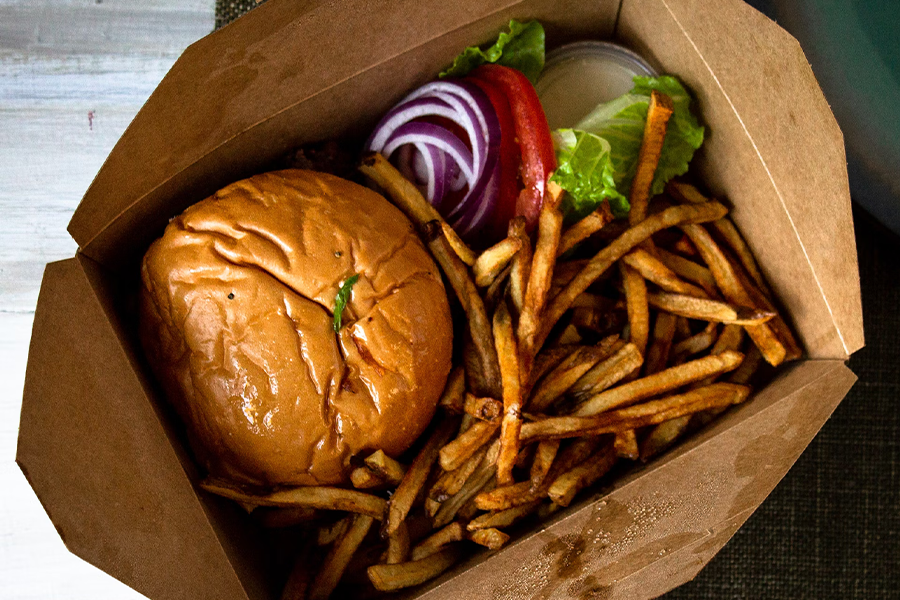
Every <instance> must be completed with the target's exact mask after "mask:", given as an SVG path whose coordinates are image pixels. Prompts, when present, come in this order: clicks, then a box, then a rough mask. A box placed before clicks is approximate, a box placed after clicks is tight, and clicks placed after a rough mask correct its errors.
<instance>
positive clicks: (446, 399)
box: [438, 365, 466, 414]
mask: <svg viewBox="0 0 900 600" xmlns="http://www.w3.org/2000/svg"><path fill="white" fill-rule="evenodd" d="M465 393H466V372H465V369H464V368H463V366H462V365H458V366H456V367H455V368H454V369H453V370H452V371H450V376H449V377H447V383H446V384H444V392H443V393H442V394H441V399H440V400H438V405H440V406H442V407H444V409H445V410H447V411H449V412H452V413H456V414H459V413H461V412H462V411H463V396H464V395H465Z"/></svg>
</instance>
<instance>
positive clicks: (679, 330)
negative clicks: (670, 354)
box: [675, 317, 694, 342]
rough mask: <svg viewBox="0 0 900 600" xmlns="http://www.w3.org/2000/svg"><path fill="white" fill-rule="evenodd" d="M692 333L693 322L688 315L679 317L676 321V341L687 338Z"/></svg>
mask: <svg viewBox="0 0 900 600" xmlns="http://www.w3.org/2000/svg"><path fill="white" fill-rule="evenodd" d="M692 335H694V332H693V331H691V323H690V321H688V320H687V317H678V319H677V320H676V321H675V341H676V342H680V341H681V340H686V339H688V338H689V337H691V336H692Z"/></svg>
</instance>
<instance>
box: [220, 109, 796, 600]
mask: <svg viewBox="0 0 900 600" xmlns="http://www.w3.org/2000/svg"><path fill="white" fill-rule="evenodd" d="M671 112H672V109H671V103H670V102H669V101H668V99H667V98H666V97H665V96H661V95H657V94H656V93H654V95H653V98H652V100H651V103H650V107H649V112H648V126H647V128H646V130H645V133H644V140H643V143H642V146H641V153H640V159H639V165H638V170H637V174H636V175H635V178H634V183H633V185H632V189H631V193H630V198H629V200H630V202H631V206H632V208H631V212H630V216H629V220H628V222H627V223H624V222H614V221H613V217H612V214H611V213H610V210H609V207H608V206H607V205H606V203H604V204H603V205H601V207H600V208H598V209H597V210H596V211H595V212H593V213H591V214H590V215H588V216H587V217H585V218H584V219H582V220H581V221H579V222H577V223H575V224H573V225H571V226H569V227H568V228H565V229H564V227H563V215H562V213H561V212H560V201H561V199H562V195H563V191H562V190H561V189H559V188H558V187H556V186H555V185H554V184H553V183H548V189H547V192H548V193H547V196H546V197H545V200H544V204H543V207H542V208H541V212H540V218H539V223H538V227H537V231H536V233H535V240H534V242H532V239H531V236H530V235H529V234H528V233H527V232H526V230H525V222H524V220H523V219H521V218H515V219H513V220H512V221H511V222H510V224H509V231H508V237H507V238H505V239H504V240H502V241H500V242H498V243H497V244H495V245H494V246H492V247H491V248H488V249H487V250H485V251H484V252H482V253H480V254H476V253H475V252H473V251H472V250H471V249H470V248H469V247H468V246H467V245H466V244H465V243H464V242H463V241H462V240H461V239H460V238H459V237H458V236H457V235H456V233H455V232H454V231H453V230H452V228H450V227H449V226H448V225H447V224H446V222H445V221H444V220H443V219H442V218H441V217H440V215H439V214H438V213H437V211H435V210H434V208H433V207H431V205H429V204H428V202H427V201H426V200H425V199H424V198H423V197H422V196H421V194H420V193H419V191H418V190H417V189H416V188H415V186H413V185H412V184H411V183H410V182H408V181H407V180H405V179H404V178H403V177H402V176H401V175H400V173H399V172H398V171H397V170H396V169H394V167H393V166H391V165H390V163H389V162H388V161H387V160H385V159H384V158H383V157H382V156H380V155H377V154H374V155H369V156H367V157H366V158H364V160H363V163H362V165H361V167H360V169H361V171H362V172H363V173H364V174H365V175H366V176H367V177H369V178H370V179H371V180H372V181H373V182H374V183H376V184H377V185H378V186H380V187H381V188H382V189H383V190H384V191H385V192H386V193H387V195H388V196H389V197H390V198H391V199H392V200H393V202H394V203H395V204H396V205H397V206H398V207H399V208H400V209H401V210H402V211H403V212H404V213H406V214H407V215H408V216H409V218H410V219H411V220H412V221H413V223H414V224H415V225H416V226H417V228H418V229H419V231H420V233H421V235H422V237H423V240H424V241H425V242H426V244H427V245H428V248H429V249H430V250H431V253H432V255H433V256H434V258H435V260H436V261H437V263H438V264H439V265H440V267H441V269H442V271H443V273H444V275H445V277H446V280H447V282H448V283H449V285H450V287H452V288H453V291H454V293H455V296H456V298H457V299H458V300H459V303H460V305H461V307H462V310H463V311H464V313H465V315H466V336H465V338H466V339H465V343H464V350H463V352H462V354H463V357H464V358H463V361H462V364H460V365H457V366H456V367H455V368H454V369H453V371H452V372H451V375H450V377H449V380H448V382H447V385H446V389H445V390H444V393H443V395H442V397H441V399H440V402H439V409H438V412H437V414H436V415H435V417H434V420H433V423H432V426H431V428H430V430H429V433H428V434H427V437H426V439H424V441H422V442H421V443H420V445H419V450H418V453H417V454H416V455H415V457H414V458H413V459H412V461H411V463H410V464H409V465H408V466H407V465H404V464H401V463H399V462H397V461H396V460H394V459H393V458H391V457H389V456H387V455H385V454H384V453H383V452H380V451H379V452H375V453H374V454H372V455H371V456H368V457H366V458H365V461H364V463H363V464H362V465H361V466H360V467H358V468H356V469H355V470H354V471H353V473H352V476H351V480H352V483H353V486H354V488H355V489H339V488H329V487H303V488H294V489H284V490H279V491H276V492H274V493H270V494H265V495H258V494H248V493H245V492H242V491H239V490H235V489H233V488H231V487H229V486H228V485H225V484H222V483H220V482H216V481H211V480H207V481H206V482H205V483H204V484H203V487H204V488H205V489H207V490H209V491H211V492H214V493H217V494H220V495H224V496H227V497H229V498H232V499H234V500H236V501H238V502H240V503H242V504H243V505H245V506H246V507H248V508H250V509H254V513H255V514H257V515H258V518H260V520H261V522H262V523H263V524H264V525H267V526H271V527H283V526H287V525H295V524H297V523H306V524H311V525H309V526H308V527H307V529H306V531H307V535H306V536H305V537H304V539H303V548H302V550H301V551H300V553H299V554H298V558H297V560H296V563H295V567H294V569H293V571H292V572H291V574H290V577H289V579H288V582H287V585H286V587H285V590H284V595H283V599H284V600H297V599H301V598H309V599H313V600H315V599H323V598H327V597H329V596H330V595H331V593H332V592H333V591H334V590H335V588H336V587H337V586H338V584H339V583H340V582H341V580H342V579H343V580H344V581H345V582H346V581H350V582H351V583H352V582H355V583H356V585H357V586H359V585H360V582H362V583H363V584H364V587H368V589H369V590H370V592H371V591H373V590H372V588H374V590H377V591H382V592H383V591H391V590H397V589H401V588H405V587H409V586H414V585H417V584H420V583H423V582H425V581H427V580H429V579H431V578H433V577H436V576H437V575H439V574H440V573H442V572H444V571H445V570H447V569H448V568H449V567H450V566H452V565H453V564H454V563H455V562H457V561H458V560H459V559H460V557H461V556H463V554H464V552H463V550H464V544H465V543H467V541H468V542H474V543H475V544H478V545H481V546H484V547H486V548H489V549H491V550H495V549H497V548H500V547H502V546H503V545H504V544H506V543H507V541H508V540H509V539H510V536H509V534H507V533H505V532H504V531H503V530H504V529H506V528H508V527H509V526H511V525H513V524H514V523H516V522H518V521H520V520H522V519H524V518H526V517H529V516H530V515H537V516H538V517H542V516H546V515H549V514H551V513H553V512H554V511H556V510H557V509H559V507H565V506H568V505H569V504H570V503H571V502H572V501H573V499H574V498H575V496H576V495H577V494H578V492H579V491H581V490H582V489H584V488H586V487H588V486H590V485H592V484H594V483H595V482H597V481H598V480H600V479H601V478H602V477H603V476H604V475H606V474H607V473H608V472H609V471H610V470H611V469H612V468H613V467H614V466H615V465H616V464H617V463H618V462H619V461H620V460H622V459H624V460H638V459H640V460H648V459H649V458H651V457H652V456H654V455H656V454H658V453H660V452H661V451H663V450H664V449H666V448H668V447H669V446H670V445H671V444H672V443H673V442H674V441H676V440H677V439H678V438H679V437H680V436H681V435H683V434H684V433H685V432H686V431H690V430H692V429H696V428H697V427H699V426H702V425H704V424H705V423H707V422H708V421H709V420H710V419H712V418H714V417H715V416H716V415H718V414H719V413H721V412H722V411H724V410H725V409H726V408H728V407H729V406H731V405H734V404H738V403H740V402H743V401H744V400H746V399H747V397H748V396H749V395H750V392H751V388H750V387H749V385H748V384H749V383H750V382H751V379H752V378H753V376H754V374H756V373H757V370H758V369H759V368H760V366H761V365H762V363H763V362H764V361H765V362H767V363H769V364H770V365H773V366H777V365H779V364H781V363H782V362H784V361H786V360H793V359H796V358H799V357H800V355H801V350H800V347H799V345H798V343H797V341H796V340H795V338H794V336H793V334H792V333H791V330H790V329H789V328H788V326H787V325H786V323H785V321H784V320H783V319H782V317H781V316H780V315H779V314H778V311H777V310H776V308H775V305H774V303H773V298H772V295H771V291H770V289H769V288H768V286H767V285H766V283H765V281H764V280H763V277H762V275H761V273H760V270H759V267H758V266H757V264H756V261H755V260H754V258H753V256H752V254H751V253H750V251H749V249H748V248H747V245H746V243H745V242H744V240H743V238H742V237H741V236H740V234H739V233H738V231H737V229H736V228H735V227H734V225H733V224H732V222H731V221H730V220H729V219H728V218H727V217H726V213H727V210H726V208H725V207H724V206H723V205H722V204H720V203H719V202H716V201H714V200H710V199H708V198H706V197H704V196H703V195H702V194H701V193H700V192H699V191H698V190H697V189H696V188H695V187H693V186H691V185H689V184H686V183H681V182H670V184H669V185H668V187H667V191H666V194H664V195H663V196H661V197H657V198H654V199H653V201H652V202H651V201H650V198H649V191H650V186H651V182H652V179H653V173H654V172H655V170H656V165H657V162H658V160H659V154H660V151H661V148H662V142H663V138H664V136H665V130H666V122H667V120H668V118H669V116H670V115H671ZM583 242H587V243H584V244H583ZM598 242H600V243H602V245H601V246H600V247H599V249H598V250H597V251H596V252H595V253H594V254H593V256H592V257H590V258H587V259H578V258H568V257H569V254H570V253H571V250H572V249H573V248H575V247H576V246H579V245H581V249H582V250H583V249H584V247H585V246H591V245H593V246H597V245H598ZM603 242H605V243H603ZM745 337H746V338H749V341H748V340H745ZM257 507H263V508H257ZM273 507H274V508H273ZM326 511H329V512H331V513H332V514H334V511H343V512H346V513H347V514H346V516H344V517H343V518H340V519H339V520H334V518H331V519H330V520H328V519H326V520H325V524H324V525H323V524H321V522H322V519H323V515H324V514H326ZM376 521H379V522H380V525H379V526H378V527H374V525H375V522H376ZM318 547H328V550H327V553H326V554H325V557H324V560H322V561H318V560H316V559H315V556H316V548H318Z"/></svg>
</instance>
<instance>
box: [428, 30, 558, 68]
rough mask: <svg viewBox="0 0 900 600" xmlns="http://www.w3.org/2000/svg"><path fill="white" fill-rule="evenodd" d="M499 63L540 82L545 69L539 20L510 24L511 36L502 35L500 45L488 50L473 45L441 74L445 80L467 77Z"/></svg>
mask: <svg viewBox="0 0 900 600" xmlns="http://www.w3.org/2000/svg"><path fill="white" fill-rule="evenodd" d="M485 63H497V64H500V65H503V66H506V67H512V68H513V69H518V70H519V71H521V72H522V73H524V74H525V76H526V77H528V79H529V80H531V83H534V82H536V81H537V78H538V75H540V74H541V71H542V70H543V68H544V28H543V26H541V24H540V23H539V22H537V21H529V22H528V23H520V22H518V21H516V20H512V21H510V22H509V33H505V32H501V33H500V36H499V37H498V38H497V41H496V43H494V45H493V46H491V47H490V48H488V49H487V50H481V49H480V48H478V47H477V46H470V47H469V48H466V49H465V50H463V52H462V54H460V55H459V56H457V57H456V59H455V60H454V61H453V66H451V67H450V68H449V69H447V70H446V71H444V72H443V73H441V74H440V77H441V78H444V77H464V76H465V75H468V74H469V72H470V71H471V70H472V69H474V68H475V67H478V66H481V65H483V64H485Z"/></svg>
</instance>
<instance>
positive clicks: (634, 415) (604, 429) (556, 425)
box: [520, 383, 750, 442]
mask: <svg viewBox="0 0 900 600" xmlns="http://www.w3.org/2000/svg"><path fill="white" fill-rule="evenodd" d="M749 394H750V388H749V387H747V386H743V385H735V384H731V383H714V384H712V385H710V386H707V387H705V388H699V389H696V390H692V391H689V392H685V393H684V394H677V395H674V396H666V397H664V398H660V399H659V400H651V401H649V402H644V403H643V404H638V405H636V406H629V407H627V408H620V409H618V410H611V411H609V412H606V413H602V414H598V415H593V416H588V417H579V416H572V417H547V418H545V419H541V420H538V421H531V422H529V423H525V424H524V425H523V426H522V432H521V435H520V437H521V440H522V441H523V442H530V441H534V440H543V439H552V438H557V439H560V438H570V437H582V436H596V435H600V434H603V433H613V434H615V433H618V432H621V431H626V430H628V429H636V428H638V427H646V426H648V425H656V424H659V423H662V422H663V421H668V420H669V419H674V418H677V417H680V416H682V415H686V414H692V413H695V412H698V411H701V410H706V409H708V408H712V407H714V406H728V405H730V404H737V403H740V402H743V401H744V400H746V399H747V396H749Z"/></svg>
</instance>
